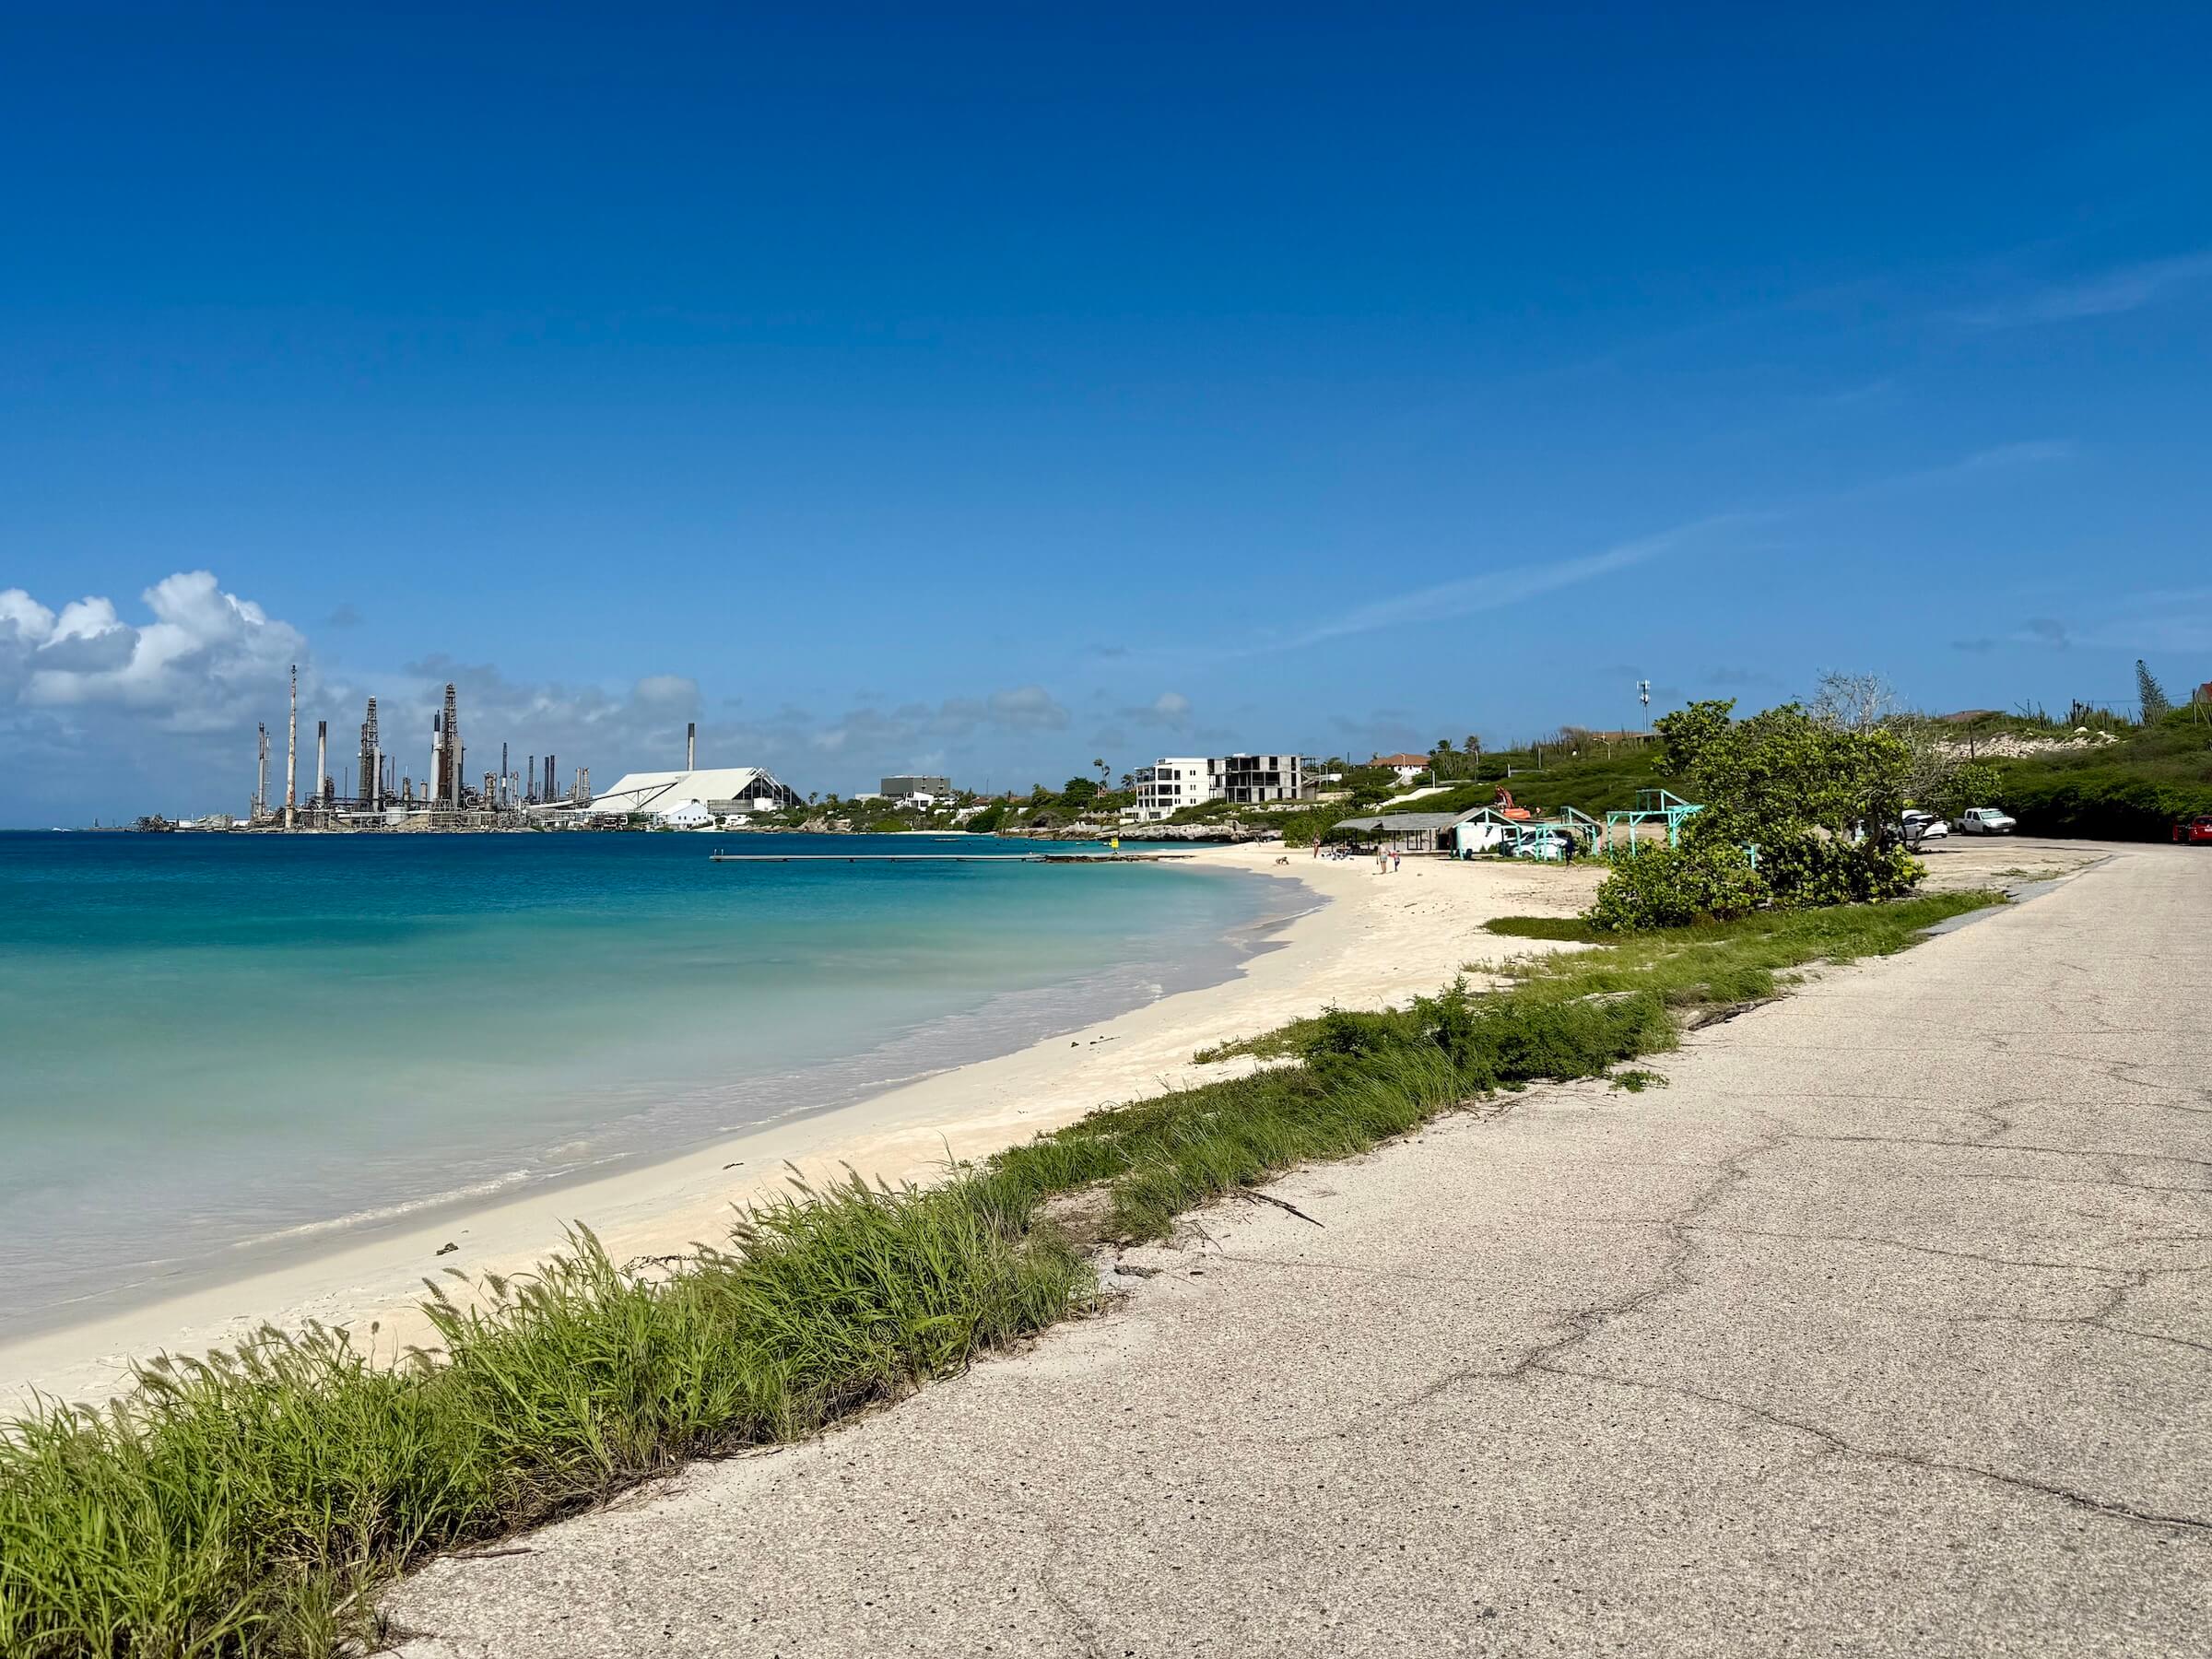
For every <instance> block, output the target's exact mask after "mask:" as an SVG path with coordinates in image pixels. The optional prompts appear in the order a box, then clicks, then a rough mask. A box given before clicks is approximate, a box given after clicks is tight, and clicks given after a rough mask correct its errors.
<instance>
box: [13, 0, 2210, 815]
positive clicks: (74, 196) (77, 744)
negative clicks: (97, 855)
mask: <svg viewBox="0 0 2212 1659" xmlns="http://www.w3.org/2000/svg"><path fill="white" fill-rule="evenodd" d="M1536 9H1537V8H1510V9H1509V8H1495V9H1487V8H1477V7H1472V6H1452V7H1438V8H1434V9H1422V8H1393V7H1386V6H1363V7H1343V6H1332V7H1312V8H1301V7H1299V6H1279V5H1277V6H1267V7H1265V8H1260V7H1253V8H1249V9H1245V8H1236V7H1228V6H1209V7H1190V6H1176V7H1170V6H1157V7H1155V6H1117V7H1110V8H1109V7H1090V8H1077V7H1040V6H1020V7H1014V6H1009V7H1006V8H1002V9H962V8H954V7H931V8H915V7H901V8H882V9H875V8H838V7H833V6H821V7H780V8H773V9H772V10H771V9H769V8H759V9H755V8H749V7H745V6H714V7H701V8H697V9H689V8H677V7H664V6H631V7H622V8H616V7H600V8H580V7H563V6H532V7H520V6H517V7H512V8H498V9H492V8H479V9H477V10H475V11H472V12H470V13H469V14H468V15H467V16H465V17H459V18H456V17H455V16H453V15H452V9H451V8H441V9H436V10H433V9H430V8H422V9H419V10H409V9H406V8H399V7H376V8H368V7H364V8H358V9H356V10H354V11H352V12H349V13H346V14H343V15H340V14H338V13H337V12H336V11H335V8H324V7H300V6H288V7H270V8H265V9H263V8H255V7H252V6H226V7H222V8H207V9H195V8H188V7H159V8H139V7H121V6H100V5H97V4H88V5H81V6H71V7H54V8H39V9H36V10H34V9H32V8H29V7H25V6H15V7H10V8H8V9H7V11H6V14H5V16H4V17H0V138H4V139H5V143H6V155H7V157H8V158H9V161H8V165H7V166H6V168H5V170H0V225H5V227H6V229H5V232H4V234H5V237H6V257H4V258H0V823H44V822H49V821H72V820H81V819H83V818H89V817H91V816H93V815H95V814H98V815H100V816H103V817H104V816H112V815H119V814H124V813H128V812H136V811H141V810H147V809H150V808H156V807H159V808H161V809H164V810H176V809H180V808H192V809H195V810H199V809H206V808H209V807H216V806H229V807H233V808H235V807H237V806H241V805H242V800H243V796H244V794H246V793H247V791H248V789H249V788H250V783H251V774H252V753H253V750H252V730H253V722H254V721H255V720H256V719H264V720H266V721H268V722H269V723H270V724H271V725H272V726H273V727H275V726H280V724H281V719H282V681H283V668H284V665H285V664H286V663H287V662H288V661H290V660H292V659H293V657H294V656H295V655H297V657H298V659H299V660H300V663H301V665H302V675H303V680H304V683H305V685H306V687H307V693H306V698H305V703H304V706H303V711H302V712H303V715H304V716H305V717H306V718H307V719H308V720H309V721H310V722H311V723H312V719H313V718H314V717H315V716H316V715H322V716H324V717H325V718H328V719H329V720H330V721H331V724H332V726H333V729H334V745H340V746H343V745H344V744H345V743H346V739H345V738H344V737H343V736H341V735H345V734H351V733H352V732H353V730H354V727H355V726H356V724H358V722H359V718H360V712H359V700H360V699H361V697H362V696H364V695H366V694H367V693H369V692H374V693H376V694H377V695H378V697H379V699H380V702H381V704H382V707H383V708H384V709H385V710H386V711H387V713H386V723H387V730H388V731H397V732H399V733H402V734H406V733H409V732H412V731H414V730H415V729H416V728H417V727H420V728H422V730H421V735H420V741H419V743H418V744H416V745H415V747H421V748H422V749H423V750H424V751H425V755H426V757H427V750H428V730H427V728H428V724H429V709H430V706H431V698H432V697H433V695H434V694H435V692H436V690H437V689H438V688H440V687H441V685H442V682H443V681H444V680H445V679H447V678H453V679H455V680H456V681H457V682H458V683H459V685H460V687H461V693H462V698H463V709H464V730H465V733H466V734H467V735H468V738H469V741H470V745H471V756H472V759H471V767H472V770H481V769H482V767H483V766H486V765H488V764H490V763H491V761H492V759H493V753H494V751H493V749H492V748H490V747H487V746H492V745H496V744H497V743H498V742H499V741H500V739H502V738H504V739H506V740H508V741H509V742H511V743H512V747H513V753H514V756H515V764H516V765H518V766H519V765H520V764H521V758H522V756H523V755H524V753H526V752H537V753H543V752H545V751H546V750H547V749H548V748H550V749H554V750H557V751H558V752H559V753H560V754H561V756H562V758H563V766H564V770H565V769H566V768H567V767H568V766H569V765H571V764H574V763H577V762H582V763H584V764H588V765H590V766H591V767H592V769H593V772H594V778H595V779H597V780H600V781H602V782H604V781H606V780H609V779H611V778H612V777H613V776H614V775H615V774H616V773H618V772H619V771H624V770H627V769H629V768H633V767H643V766H648V765H656V764H673V763H675V761H676V759H677V758H678V757H679V756H680V746H681V737H682V726H683V723H684V721H685V720H687V719H690V718H696V719H698V720H699V721H700V723H701V727H702V737H701V745H702V759H712V760H714V761H716V762H720V763H728V764H737V763H742V762H755V761H759V762H765V763H767V764H770V765H771V766H773V767H774V768H776V770H777V771H779V772H780V773H781V774H782V775H784V776H785V777H786V778H787V779H788V781H790V782H794V784H795V785H797V786H798V787H800V788H801V789H810V788H811V789H821V790H829V789H839V790H845V791H850V790H852V789H854V788H860V787H869V786H872V785H873V782H874V780H875V777H876V775H877V772H878V771H885V770H906V769H909V768H926V769H928V770H933V771H934V770H938V769H949V770H950V771H953V772H954V773H955V774H956V776H957V778H958V780H959V782H963V783H967V784H971V785H976V786H982V785H984V784H990V785H994V786H996V787H1001V788H1003V787H1007V786H1017V787H1018V786H1026V785H1027V784H1029V783H1030V782H1034V781H1039V780H1042V781H1047V782H1055V783H1056V782H1059V781H1060V780H1062V779H1064V778H1065V777H1066V776H1068V775H1069V774H1070V773H1072V772H1075V771H1081V770H1083V769H1084V767H1085V764H1086V763H1087V762H1088V760H1089V759H1091V757H1092V756H1094V755H1103V756H1105V757H1107V758H1108V759H1110V760H1111V761H1112V765H1113V769H1114V770H1115V771H1117V772H1118V771H1123V770H1126V769H1127V768H1128V767H1131V766H1134V765H1135V764H1138V763H1140V762H1141V761H1142V760H1144V759H1147V758H1149V757H1150V756H1152V755H1155V754H1159V753H1163V752H1167V753H1177V752H1192V751H1204V750H1207V749H1220V748H1224V747H1247V748H1257V749H1277V748H1289V747H1298V748H1302V749H1305V750H1308V751H1314V752H1330V751H1357V752H1365V751H1367V750H1370V749H1388V748H1394V747H1401V746H1404V745H1406V744H1408V743H1412V744H1416V745H1418V746H1419V747H1426V746H1427V745H1428V743H1430V741H1432V740H1433V739H1434V738H1436V737H1438V736H1441V735H1452V736H1453V738H1454V739H1456V738H1458V737H1460V736H1462V735H1465V734H1466V733H1467V732H1470V731H1474V732H1479V733H1482V734H1483V735H1485V736H1486V737H1487V738H1488V739H1489V740H1490V741H1492V742H1502V741H1506V740H1510V739H1513V738H1516V737H1519V736H1524V735H1530V734H1533V733H1535V732H1537V731H1540V730H1544V729H1547V728H1549V727H1552V726H1556V725H1557V724H1560V723H1562V722H1570V721H1571V722H1580V723H1584V724H1631V723H1633V721H1634V720H1635V719H1636V717H1637V714H1638V711H1637V708H1636V705H1635V702H1634V683H1635V681H1636V680H1637V679H1638V678H1641V677H1648V678H1650V679H1652V680H1653V682H1654V686H1655V697H1656V699H1657V700H1658V701H1659V702H1661V703H1665V702H1669V701H1676V700H1682V699H1686V698H1689V697H1696V696H1712V695H1733V696H1737V697H1739V698H1742V699H1745V700H1747V701H1749V702H1752V703H1758V704H1764V703H1766V702H1771V701H1774V700H1780V699H1782V698H1783V697H1785V696H1788V695H1791V694H1793V693H1794V692H1797V691H1800V690H1802V689H1804V688H1806V687H1807V686H1808V685H1809V684H1810V682H1811V680H1812V678H1813V677H1814V676H1815V675H1816V674H1817V673H1818V671H1819V670H1821V669H1824V668H1830V667H1839V668H1847V669H1871V670H1877V671H1879V672H1882V673H1884V674H1887V675H1888V676H1889V677H1891V678H1892V679H1893V680H1894V681H1895V683H1896V684H1897V686H1898V687H1899V688H1900V691H1901V692H1902V693H1903V694H1904V695H1905V697H1906V698H1907V699H1908V700H1911V701H1913V702H1916V703H1919V704H1921V705H1923V706H1926V707H1930V708H1938V709H1948V708H1957V707H1961V706H1994V707H2008V706H2011V705H2013V704H2016V703H2018V702H2020V701H2022V700H2041V701H2042V702H2044V703H2046V704H2051V705H2055V706H2058V707H2062V708H2063V706H2064V705H2065V702H2066V701H2067V700H2068V699H2069V698H2072V697H2075V696H2081V697H2088V698H2112V699H2117V698H2121V697H2124V696H2126V695H2127V694H2129V693H2130V691H2131V690H2132V687H2133V680H2134V676H2133V665H2134V662H2135V660H2136V657H2137V656H2143V657H2147V659H2149V661H2150V663H2151V665H2152V666H2153V668H2154V669H2156V670H2157V671H2158V672H2159V674H2160V675H2161V676H2162V677H2163V678H2164V679H2165V681H2166V683H2167V685H2168V687H2169V689H2179V688H2183V687H2184V686H2186V685H2190V684H2194V683H2195V682H2196V681H2198V680H2203V679H2212V559H2208V558H2207V536H2206V527H2207V524H2212V465H2207V455H2208V454H2212V443H2208V440H2212V407H2208V400H2207V398H2206V392H2205V389H2206V386H2207V385H2212V372H2208V371H2212V360H2208V359H2212V332H2208V331H2207V328H2206V324H2207V322H2208V321H2212V170H2208V169H2207V168H2206V166H2205V159H2206V157H2207V156H2212V85H2208V84H2207V83H2208V82H2212V73H2208V72H2207V65H2212V21H2208V20H2207V16H2206V12H2205V9H2204V8H2203V7H2202V6H2171V7H2159V6H2114V7H2108V8H2103V9H2101V10H2098V11H2095V12H2092V10H2091V9H2090V8H2087V7H2081V6H2068V7H2045V6H2022V7H2013V8H2007V9H2006V13H2005V15H2004V16H2003V17H2002V18H1999V17H1997V16H1996V15H1995V14H1994V13H1993V12H1992V11H1991V10H1990V8H1987V7H1974V8H1948V7H1937V6H1912V7H1896V8H1889V7H1879V6H1862V7H1853V8H1848V9H1846V8H1835V9H1832V10H1830V11H1829V12H1828V13H1826V14H1825V15H1816V14H1814V13H1813V12H1811V11H1810V10H1808V9H1806V8H1792V7H1773V6H1760V7H1742V8H1737V7H1696V8H1684V7H1667V8H1662V7H1641V8H1630V7H1596V8H1558V9H1549V10H1546V11H1544V12H1543V14H1542V15H1540V16H1539V15H1536ZM309 729H311V730H312V724H311V725H310V728H309ZM406 741H408V740H406V739H405V738H404V737H403V739H402V743H403V744H404V743H405V742H406ZM387 747H401V746H400V745H394V743H392V742H391V740H389V739H388V740H387ZM403 752H406V749H405V748H404V747H403ZM417 770H418V771H419V770H420V769H419V768H417Z"/></svg>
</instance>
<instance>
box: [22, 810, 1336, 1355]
mask: <svg viewBox="0 0 2212 1659" xmlns="http://www.w3.org/2000/svg"><path fill="white" fill-rule="evenodd" d="M717 844H727V845H728V846H729V848H730V850H732V851H736V852H747V853H766V852H775V851H786V852H800V851H806V852H836V853H853V852H865V851H871V850H874V851H887V852H888V851H896V852H906V853H913V852H922V851H926V850H930V849H931V848H932V847H933V846H935V847H936V848H937V849H938V850H945V851H956V850H957V851H964V852H993V851H1002V852H1014V851H1034V850H1036V848H1037V846H1038V843H1035V842H1019V843H1009V842H998V841H990V840H987V839H985V838H982V837H972V836H971V837H960V838H957V839H956V840H954V841H948V842H940V841H935V839H934V838H926V837H922V836H893V837H880V838H856V837H852V836H841V837H836V838H818V837H806V836H775V837H771V836H763V835H744V836H732V837H729V838H727V841H726V843H717V842H716V841H714V840H712V838H709V837H707V836H703V835H572V834H571V835H497V836H390V837H368V836H327V837H321V836H298V837H289V838H288V837H281V836H271V835H264V836H242V835H206V836H200V835H175V836H143V835H100V834H76V835H64V834H48V835H36V834H0V1065H5V1067H6V1071H5V1079H6V1086H5V1088H0V1335H18V1334H21V1333H22V1332H25V1331H27V1330H29V1329H33V1328H37V1327H40V1326H45V1325H51V1324H59V1323H64V1322H65V1321H67V1320H69V1319H72V1318H76V1317H83V1316H87V1315H89V1314H91V1313H94V1312H100V1311H103V1310H105V1309H106V1308H109V1307H112V1306H113V1305H116V1304H117V1303H119V1302H120V1301H122V1300H124V1299H136V1298H142V1297H147V1296H152V1295H158V1294H160V1293H162V1292H164V1291H167V1290H171V1289H174V1288H182V1286H183V1285H185V1284H188V1283H192V1282H195V1281H199V1280H204V1279H206V1278H209V1277H222V1276H227V1275H229V1274H232V1273H240V1272H243V1271H246V1270H248V1269H250V1268H252V1267H254V1266H257V1265H261V1264H262V1263H263V1262H264V1261H265V1260H266V1259H267V1258H268V1257H269V1255H271V1254H272V1253H277V1252H287V1253H292V1252H297V1251H298V1250H300V1249H301V1248H303V1247H312V1245H314V1244H315V1243H318V1242H325V1241H326V1242H329V1243H337V1242H342V1241H348V1240H350V1239H353V1238H356V1237H359V1235H360V1233H361V1232H362V1231H363V1230H369V1229H373V1228H374V1227H376V1226H378V1225H379V1224H380V1223H381V1224H384V1225H391V1224H394V1222H396V1220H397V1219H398V1218H400V1217H403V1216H413V1215H417V1214H418V1213H419V1212H421V1211H423V1210H425V1209H428V1208H430V1207H433V1206H438V1205H441V1204H452V1203H457V1202H463V1201H466V1200H469V1199H480V1198H483V1197H486V1196H488V1195H489V1194H494V1193H499V1192H503V1191H507V1190H511V1189H516V1188H521V1187H523V1186H525V1185H526V1184H528V1183H530V1182H552V1181H559V1180H561V1179H564V1178H570V1179H572V1178H574V1177H576V1176H578V1175H580V1174H582V1173H584V1172H587V1171H589V1172H592V1173H603V1172H605V1171H606V1170H607V1169H608V1168H609V1167H611V1166H612V1165H614V1164H617V1163H618V1162H621V1161H624V1160H634V1159H649V1158H658V1157H665V1156H667V1155H669V1154H671V1153H674V1152H677V1151H679V1150H681V1149H684V1148H686V1147H692V1146H696V1145H699V1144H701V1143H703V1142H706V1141H711V1140H712V1139H714V1138H715V1137H716V1136H718V1135H722V1134H724V1133H725V1132H728V1131H733V1130H739V1129H743V1128H746V1127H747V1126H749V1125H753V1124H762V1123H767V1122H770V1121H772V1120H775V1119H777V1118H781V1117H786V1116H791V1115H794V1114H797V1113H800V1112H809V1111H816V1110H819V1109H822V1108H824V1107H827V1106H834V1105H838V1104H841V1103H843V1102H846V1101H850V1100H853V1099H856V1098H858V1097H861V1096H863V1095H865V1094H866V1093H868V1092H870V1091H871V1090H872V1089H874V1088H877V1087H878V1086H880V1085H882V1084H885V1083H888V1082H891V1081H894V1080H898V1079H901V1078H906V1077H914V1076H918V1075H921V1074H923V1073H925V1072H929V1071H934V1070H937V1069H941V1068H943V1067H945V1066H947V1065H959V1064H961V1063H963V1062H965V1061H969V1060H972V1059H977V1058H981V1057H983V1056H985V1055H989V1054H994V1053H1007V1052H1010V1051H1012V1050H1014V1049H1017V1048H1019V1047H1022V1046H1024V1045H1025V1044H1027V1043H1029V1042H1030V1041H1034V1040H1036V1039H1037V1038H1039V1037H1041V1036H1043V1035H1045V1034H1047V1033H1050V1032H1052V1031H1054V1030H1066V1029H1069V1028H1071V1027H1074V1026H1077V1025H1079V1024H1083V1023H1087V1022H1088V1021H1090V1020H1093V1019H1096V1018H1100V1017H1101V1016H1103V1015H1106V1014H1111V1013H1114V1012H1119V1011H1121V1010H1123V1009H1126V1008H1130V1007H1135V1006H1139V1005H1141V1004H1143V1003H1145V1002H1147V1001H1149V1000H1151V999H1153V998H1154V997H1157V996H1159V995H1161V994H1165V993H1167V992H1169V991H1172V990H1177V989H1182V988H1185V987H1187V986H1190V985H1194V984H1199V983H1204V982H1210V981H1213V980H1218V979H1220V978H1223V977H1226V976H1227V975H1228V974H1229V973H1230V972H1231V971H1233V969H1234V966H1235V964H1236V963H1237V961H1239V960H1240V959H1241V958H1242V957H1243V956H1244V955H1246V954H1248V953H1249V952H1250V951H1251V950H1253V949H1254V948H1257V947H1259V946H1260V944H1261V943H1262V941H1263V939H1264V936H1265V934H1266V933H1267V932H1268V930H1269V928H1270V927H1271V925H1272V924H1273V923H1274V922H1275V921H1277V920H1278V919H1279V918H1280V917H1281V916H1282V915H1284V914H1286V913H1288V912H1289V911H1290V910H1292V909H1294V908H1297V907H1298V906H1299V904H1300V900H1299V899H1298V898H1297V896H1296V891H1295V889H1293V888H1290V887H1289V886H1288V884H1287V883H1280V882H1272V881H1252V880H1247V879H1241V878H1230V877H1224V876H1222V875H1219V874H1209V873H1206V872H1203V871H1198V870H1191V869H1182V868H1178V867H1176V866H1175V865H1124V866H1116V867H1113V868H1082V867H1075V866H1068V865H990V864H968V865H961V864H943V865H847V864H821V865H809V864H758V865H713V864H710V863H709V862H708V860H707V853H708V852H709V850H710V849H711V848H712V847H713V846H715V845H717Z"/></svg>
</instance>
